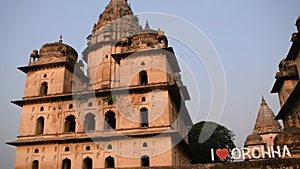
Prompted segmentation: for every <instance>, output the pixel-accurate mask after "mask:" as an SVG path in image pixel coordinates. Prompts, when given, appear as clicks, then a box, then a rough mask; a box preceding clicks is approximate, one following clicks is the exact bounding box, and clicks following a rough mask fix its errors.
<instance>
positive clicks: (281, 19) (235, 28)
mask: <svg viewBox="0 0 300 169" xmlns="http://www.w3.org/2000/svg"><path fill="white" fill-rule="evenodd" d="M129 2H130V3H131V4H132V9H133V11H134V12H135V13H144V12H162V13H169V14H172V15H175V16H178V17H181V18H184V19H186V20H187V21H189V22H191V23H192V24H194V25H195V26H197V27H198V28H199V29H200V30H202V32H203V33H204V34H205V35H206V36H207V37H208V38H209V39H210V41H211V42H212V44H213V45H214V46H215V48H216V50H217V52H218V54H219V57H220V58H221V61H222V64H223V66H224V70H225V75H226V82H227V100H226V104H225V110H224V113H223V118H222V121H221V124H223V125H225V126H226V127H228V128H229V129H230V130H233V131H234V133H236V135H237V136H236V144H237V145H238V146H242V145H243V142H244V139H245V137H246V136H247V135H248V134H250V133H251V131H252V129H253V126H254V122H255V118H256V115H257V112H258V109H259V105H260V99H261V96H262V95H264V96H265V98H266V101H267V103H268V104H269V106H270V107H271V109H272V110H273V111H274V113H275V114H277V112H278V110H279V103H278V99H277V96H276V94H272V95H271V94H270V90H271V87H272V85H273V83H274V80H275V79H274V76H275V73H276V71H277V70H278V67H277V65H278V63H279V62H280V60H282V59H283V58H284V57H285V56H286V54H287V52H288V49H289V47H290V45H291V43H290V42H289V41H290V39H291V34H292V33H293V32H295V31H296V27H295V26H294V24H295V21H296V18H297V17H298V15H300V9H299V6H300V1H299V0H287V1H282V0H251V1H250V0H247V1H241V0H228V1H224V0H218V1H217V0H206V1H203V0H188V1H179V0H151V1H150V0H143V1H137V0H129ZM107 4H108V0H102V1H100V0H89V1H83V0H81V1H79V0H72V1H71V0H51V1H45V0H43V1H41V0H26V1H16V0H2V1H1V2H0V21H1V31H0V37H1V40H0V42H1V46H0V55H1V58H2V62H1V63H2V65H1V67H0V73H1V77H2V79H3V80H2V82H3V83H1V86H0V89H1V94H2V96H1V101H0V110H1V115H2V118H0V128H1V130H0V140H1V142H0V153H1V156H0V169H10V168H13V163H14V158H15V152H14V151H15V149H14V148H13V147H10V146H7V145H4V143H5V142H7V141H12V140H15V139H16V136H17V135H18V130H19V122H20V116H21V109H20V108H18V107H16V106H14V105H12V104H10V100H15V99H19V98H21V97H22V95H23V90H24V85H25V74H23V73H22V72H20V71H18V70H17V69H16V68H17V67H18V66H24V65H27V64H28V61H29V55H30V53H31V51H32V50H33V49H39V48H40V47H41V46H42V45H43V44H44V43H48V42H54V41H57V40H58V39H59V35H60V34H63V39H64V42H65V43H67V44H69V45H71V46H73V47H74V48H75V49H76V50H77V51H78V53H80V52H81V51H82V49H83V47H84V46H85V44H86V37H87V36H88V35H89V34H90V32H91V30H92V27H93V24H94V23H95V22H97V19H98V16H99V14H100V13H101V12H102V11H103V10H104V8H105V6H106V5H107ZM141 24H142V25H144V23H141ZM150 25H151V20H150ZM155 29H157V27H155ZM167 33H168V32H166V34H167ZM187 33H188V32H187ZM172 40H173V39H172V38H170V39H169V41H170V44H171V45H172V46H173V47H174V49H175V52H176V53H177V55H178V57H180V58H181V59H183V60H185V59H186V60H188V59H189V56H188V55H192V53H189V52H188V51H187V52H182V51H186V49H184V48H185V47H183V45H180V43H178V42H176V41H175V40H174V41H172ZM191 66H194V65H191ZM199 67H200V69H202V70H203V74H198V76H197V77H196V78H199V79H201V80H200V81H201V82H202V83H201V85H199V86H198V87H199V91H200V103H199V105H200V109H201V110H200V115H199V116H198V119H193V120H194V121H195V122H196V121H201V120H206V116H207V115H206V114H205V112H206V111H207V110H208V106H207V104H209V101H210V100H209V98H210V96H209V92H208V91H209V90H210V89H209V82H208V80H209V79H208V76H207V74H206V73H205V70H204V68H203V65H202V66H201V65H199ZM207 90H208V91H207ZM190 92H193V91H190ZM206 98H207V99H206ZM191 113H194V112H191ZM209 120H214V119H209Z"/></svg>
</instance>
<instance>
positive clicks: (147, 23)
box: [145, 20, 150, 30]
mask: <svg viewBox="0 0 300 169" xmlns="http://www.w3.org/2000/svg"><path fill="white" fill-rule="evenodd" d="M145 29H148V30H149V29H150V25H149V21H148V20H147V21H146V26H145Z"/></svg>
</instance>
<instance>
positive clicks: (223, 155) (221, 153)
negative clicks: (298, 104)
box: [216, 148, 229, 161]
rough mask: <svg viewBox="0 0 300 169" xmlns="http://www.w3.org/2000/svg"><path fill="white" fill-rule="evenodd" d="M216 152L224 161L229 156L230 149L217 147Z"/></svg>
mask: <svg viewBox="0 0 300 169" xmlns="http://www.w3.org/2000/svg"><path fill="white" fill-rule="evenodd" d="M216 154H217V156H218V157H219V158H220V159H221V160H222V161H224V160H225V159H226V158H227V157H228V154H229V151H228V149H227V148H224V149H217V151H216Z"/></svg>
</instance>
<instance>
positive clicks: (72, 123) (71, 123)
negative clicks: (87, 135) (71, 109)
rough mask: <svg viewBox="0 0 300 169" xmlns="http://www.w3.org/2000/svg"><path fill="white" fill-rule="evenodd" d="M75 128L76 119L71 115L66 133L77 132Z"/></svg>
mask: <svg viewBox="0 0 300 169" xmlns="http://www.w3.org/2000/svg"><path fill="white" fill-rule="evenodd" d="M75 128H76V122H75V117H74V116H73V115H70V116H68V117H67V118H66V120H65V132H75Z"/></svg>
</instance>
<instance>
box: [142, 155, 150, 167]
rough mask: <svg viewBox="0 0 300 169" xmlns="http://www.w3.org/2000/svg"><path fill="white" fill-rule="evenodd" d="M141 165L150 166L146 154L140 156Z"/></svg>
mask: <svg viewBox="0 0 300 169" xmlns="http://www.w3.org/2000/svg"><path fill="white" fill-rule="evenodd" d="M141 164H142V167H149V166H150V158H149V156H147V155H144V156H142V158H141Z"/></svg>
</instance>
